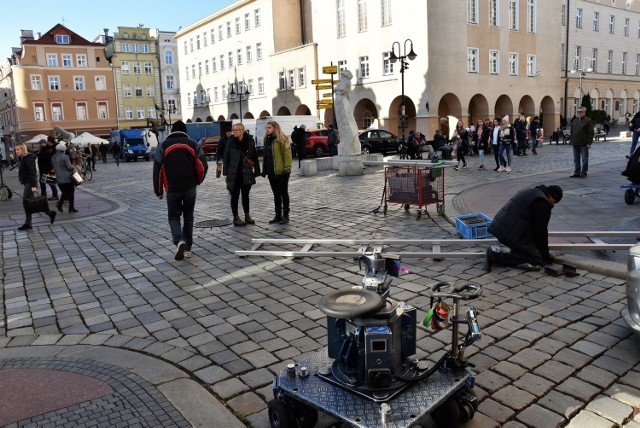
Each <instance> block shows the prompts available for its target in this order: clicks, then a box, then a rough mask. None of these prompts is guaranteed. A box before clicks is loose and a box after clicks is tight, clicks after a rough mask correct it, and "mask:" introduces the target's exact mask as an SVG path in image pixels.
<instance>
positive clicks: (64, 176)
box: [51, 143, 78, 213]
mask: <svg viewBox="0 0 640 428" xmlns="http://www.w3.org/2000/svg"><path fill="white" fill-rule="evenodd" d="M66 150H67V146H65V145H64V144H62V143H60V144H58V145H57V146H56V154H55V155H53V157H52V158H51V165H52V166H53V169H54V170H55V172H56V182H57V183H58V187H60V190H61V191H62V195H61V196H60V200H58V205H57V208H58V211H59V212H62V202H63V201H69V212H70V213H77V212H78V210H77V209H76V208H75V193H76V185H75V184H74V183H73V179H72V178H71V176H72V175H73V173H74V172H75V170H76V169H75V167H74V166H73V165H72V164H71V159H69V156H68V155H67V154H66V153H65V151H66Z"/></svg>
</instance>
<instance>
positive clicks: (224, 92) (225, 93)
mask: <svg viewBox="0 0 640 428" xmlns="http://www.w3.org/2000/svg"><path fill="white" fill-rule="evenodd" d="M220 92H221V93H222V101H227V95H228V94H227V85H222V90H221V91H220Z"/></svg>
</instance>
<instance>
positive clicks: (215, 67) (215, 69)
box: [211, 57, 218, 73]
mask: <svg viewBox="0 0 640 428" xmlns="http://www.w3.org/2000/svg"><path fill="white" fill-rule="evenodd" d="M211 70H212V71H213V72H214V73H217V72H218V59H217V58H216V57H213V58H212V59H211Z"/></svg>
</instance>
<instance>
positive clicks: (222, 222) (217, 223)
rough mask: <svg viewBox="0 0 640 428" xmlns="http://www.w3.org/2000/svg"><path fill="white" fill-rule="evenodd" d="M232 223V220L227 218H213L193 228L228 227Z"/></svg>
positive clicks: (200, 222)
mask: <svg viewBox="0 0 640 428" xmlns="http://www.w3.org/2000/svg"><path fill="white" fill-rule="evenodd" d="M231 223H233V220H231V219H228V218H224V219H223V218H214V219H213V220H204V221H199V222H197V223H196V224H195V225H194V226H195V227H222V226H228V225H230V224H231Z"/></svg>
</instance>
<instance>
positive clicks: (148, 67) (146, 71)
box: [144, 62, 153, 74]
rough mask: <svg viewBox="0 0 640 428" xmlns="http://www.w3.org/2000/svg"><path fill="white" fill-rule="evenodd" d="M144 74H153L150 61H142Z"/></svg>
mask: <svg viewBox="0 0 640 428" xmlns="http://www.w3.org/2000/svg"><path fill="white" fill-rule="evenodd" d="M144 74H153V65H151V63H150V62H145V63H144Z"/></svg>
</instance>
